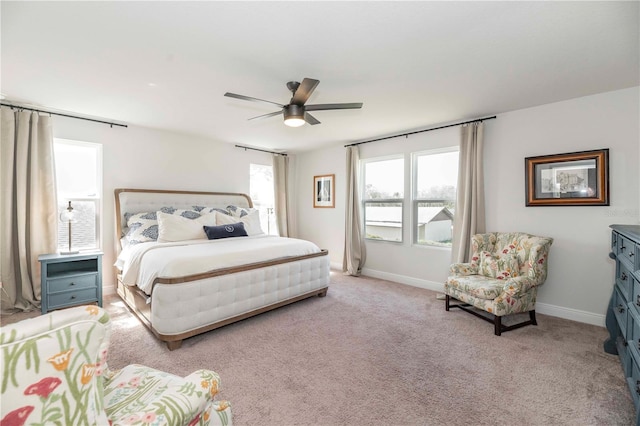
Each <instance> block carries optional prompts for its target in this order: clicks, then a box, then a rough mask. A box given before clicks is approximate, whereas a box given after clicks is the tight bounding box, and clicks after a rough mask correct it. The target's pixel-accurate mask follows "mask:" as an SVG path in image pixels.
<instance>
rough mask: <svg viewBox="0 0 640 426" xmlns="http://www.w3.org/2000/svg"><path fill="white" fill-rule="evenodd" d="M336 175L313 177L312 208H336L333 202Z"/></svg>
mask: <svg viewBox="0 0 640 426" xmlns="http://www.w3.org/2000/svg"><path fill="white" fill-rule="evenodd" d="M335 178H336V175H322V176H314V177H313V207H329V208H333V207H335V206H336V202H335V187H336V185H335Z"/></svg>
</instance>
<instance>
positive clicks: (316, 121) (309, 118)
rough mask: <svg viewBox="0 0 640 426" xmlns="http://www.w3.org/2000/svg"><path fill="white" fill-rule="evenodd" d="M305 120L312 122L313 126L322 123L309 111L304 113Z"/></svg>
mask: <svg viewBox="0 0 640 426" xmlns="http://www.w3.org/2000/svg"><path fill="white" fill-rule="evenodd" d="M304 121H306V122H307V123H309V124H311V125H312V126H313V125H315V124H320V122H319V121H318V120H317V119H316V118H315V117H314V116H313V115H311V114H309V113H308V112H305V113H304Z"/></svg>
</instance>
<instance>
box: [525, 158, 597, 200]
mask: <svg viewBox="0 0 640 426" xmlns="http://www.w3.org/2000/svg"><path fill="white" fill-rule="evenodd" d="M524 164H525V186H526V196H527V199H526V205H527V207H531V206H608V205H609V149H597V150H592V151H580V152H570V153H566V154H555V155H543V156H539V157H527V158H525V159H524Z"/></svg>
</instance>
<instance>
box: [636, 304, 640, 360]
mask: <svg viewBox="0 0 640 426" xmlns="http://www.w3.org/2000/svg"><path fill="white" fill-rule="evenodd" d="M636 306H640V294H639V295H637V296H636ZM638 349H640V347H639V348H638Z"/></svg>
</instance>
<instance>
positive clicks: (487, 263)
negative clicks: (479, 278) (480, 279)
mask: <svg viewBox="0 0 640 426" xmlns="http://www.w3.org/2000/svg"><path fill="white" fill-rule="evenodd" d="M479 263H480V264H479V266H478V271H479V273H480V274H482V275H484V276H486V277H491V278H497V279H499V280H505V279H509V278H514V277H517V276H518V275H519V271H520V267H519V265H518V256H516V255H514V254H506V255H503V256H493V255H492V254H491V253H490V252H488V251H483V252H481V253H480V259H479Z"/></svg>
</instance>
